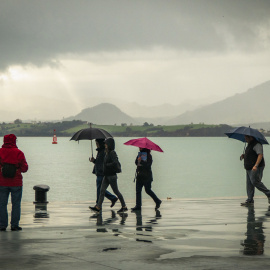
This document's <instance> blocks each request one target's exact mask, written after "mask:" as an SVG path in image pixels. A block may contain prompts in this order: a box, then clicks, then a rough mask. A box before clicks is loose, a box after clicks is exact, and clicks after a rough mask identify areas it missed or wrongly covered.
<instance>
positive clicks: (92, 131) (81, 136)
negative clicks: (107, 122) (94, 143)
mask: <svg viewBox="0 0 270 270" xmlns="http://www.w3.org/2000/svg"><path fill="white" fill-rule="evenodd" d="M110 137H112V135H111V134H110V133H109V132H107V131H106V130H104V129H102V128H92V127H90V128H85V129H81V130H79V131H77V132H76V133H75V134H74V135H73V136H72V138H71V139H70V140H74V141H80V140H94V139H106V138H110Z"/></svg>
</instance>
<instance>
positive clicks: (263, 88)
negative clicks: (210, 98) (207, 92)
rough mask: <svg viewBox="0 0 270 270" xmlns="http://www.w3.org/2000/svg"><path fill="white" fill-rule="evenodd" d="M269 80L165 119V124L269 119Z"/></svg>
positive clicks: (230, 122)
mask: <svg viewBox="0 0 270 270" xmlns="http://www.w3.org/2000/svg"><path fill="white" fill-rule="evenodd" d="M269 103H270V81H267V82H265V83H263V84H260V85H258V86H256V87H254V88H251V89H249V90H248V91H246V92H244V93H242V94H236V95H234V96H232V97H229V98H227V99H225V100H222V101H219V102H216V103H213V104H211V105H207V106H204V107H202V108H200V109H197V110H194V111H189V112H186V113H183V114H181V115H179V116H178V117H175V118H173V119H171V120H169V121H167V125H177V124H190V123H205V124H229V125H238V124H249V123H258V122H269V121H270V104H269Z"/></svg>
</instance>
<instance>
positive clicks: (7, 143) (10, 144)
mask: <svg viewBox="0 0 270 270" xmlns="http://www.w3.org/2000/svg"><path fill="white" fill-rule="evenodd" d="M16 140H17V137H16V136H15V135H14V134H8V135H5V136H4V144H3V145H2V147H4V148H18V147H17V145H16Z"/></svg>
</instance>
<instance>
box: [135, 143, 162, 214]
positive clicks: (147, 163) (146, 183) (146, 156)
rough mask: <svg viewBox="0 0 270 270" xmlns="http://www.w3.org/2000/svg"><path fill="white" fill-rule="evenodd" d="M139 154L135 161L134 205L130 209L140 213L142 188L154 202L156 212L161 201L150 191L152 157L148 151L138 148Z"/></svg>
mask: <svg viewBox="0 0 270 270" xmlns="http://www.w3.org/2000/svg"><path fill="white" fill-rule="evenodd" d="M139 149H140V152H139V154H138V156H137V158H136V160H135V164H136V165H137V169H136V173H137V177H136V205H135V207H133V208H131V210H132V211H140V210H141V207H142V188H143V187H144V189H145V192H146V193H147V194H148V195H149V196H150V197H151V198H152V199H153V200H154V202H155V203H156V207H155V209H156V210H157V209H158V208H159V207H160V205H161V203H162V201H161V200H160V199H159V198H158V197H157V195H156V194H155V193H154V192H153V191H152V189H151V185H152V181H153V174H152V169H151V166H152V162H153V159H152V155H151V153H150V150H149V149H146V148H139Z"/></svg>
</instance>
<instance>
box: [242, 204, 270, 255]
mask: <svg viewBox="0 0 270 270" xmlns="http://www.w3.org/2000/svg"><path fill="white" fill-rule="evenodd" d="M269 216H270V206H268V209H267V211H266V213H265V215H264V216H262V217H259V218H258V219H256V218H255V209H254V206H249V207H248V215H247V232H246V234H245V235H246V239H245V240H244V241H242V243H241V245H242V246H243V250H241V252H242V253H243V254H244V255H262V254H263V253H264V243H265V235H264V231H263V222H264V221H266V219H267V218H268V217H269Z"/></svg>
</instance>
